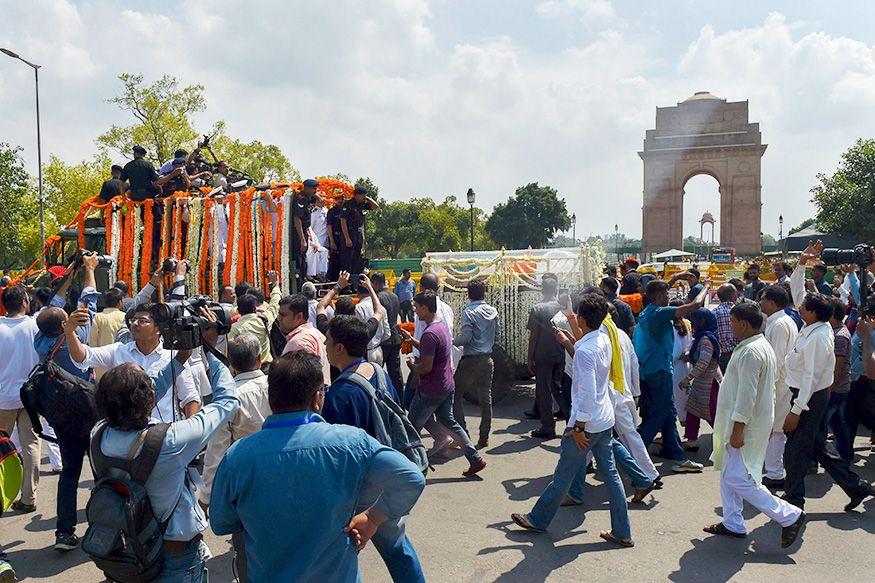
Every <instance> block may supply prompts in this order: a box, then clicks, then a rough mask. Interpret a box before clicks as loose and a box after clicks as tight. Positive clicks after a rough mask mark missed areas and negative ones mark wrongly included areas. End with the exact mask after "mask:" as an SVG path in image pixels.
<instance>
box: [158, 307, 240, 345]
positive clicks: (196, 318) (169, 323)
mask: <svg viewBox="0 0 875 583" xmlns="http://www.w3.org/2000/svg"><path fill="white" fill-rule="evenodd" d="M201 308H206V309H208V310H209V311H211V312H212V313H213V314H214V315H215V316H216V320H218V321H217V322H211V321H209V320H207V319H206V318H204V317H203V316H202V315H201V313H200V309H201ZM150 313H151V315H152V318H153V319H154V320H155V323H156V324H157V325H158V329H159V330H160V331H161V336H162V337H163V338H164V348H166V349H167V350H191V349H193V348H197V347H198V346H201V345H203V332H204V331H205V330H209V329H211V328H215V329H217V330H218V332H219V334H227V333H228V332H230V331H231V310H230V309H229V308H227V307H224V306H222V305H221V304H219V303H217V302H214V301H213V300H212V298H210V297H209V296H191V297H190V298H188V299H185V300H177V301H173V302H167V303H163V304H154V305H153V306H152V308H151V309H150Z"/></svg>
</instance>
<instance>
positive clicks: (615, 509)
mask: <svg viewBox="0 0 875 583" xmlns="http://www.w3.org/2000/svg"><path fill="white" fill-rule="evenodd" d="M587 437H588V438H589V440H590V443H589V447H586V448H584V449H581V448H579V447H577V445H575V443H574V438H573V437H572V436H571V433H570V432H569V431H566V432H565V434H564V435H563V436H562V450H561V451H560V453H559V463H558V464H556V471H555V472H554V473H553V480H552V481H551V482H550V484H549V485H548V486H547V489H546V490H544V493H543V494H541V497H540V498H538V501H537V502H536V503H535V507H534V508H532V511H531V512H530V513H529V515H528V516H527V517H526V518H527V519H528V520H529V522H531V523H532V525H533V526H536V527H538V528H543V529H546V528H547V527H548V526H550V523H551V522H552V521H553V517H554V516H556V511H557V510H559V506H560V505H561V504H562V500H563V499H564V498H565V495H566V494H567V495H568V496H569V497H571V498H572V499H573V500H575V501H578V502H580V501H582V500H583V492H584V489H585V486H586V480H585V478H586V458H587V454H589V452H590V451H592V453H593V456H595V460H596V463H597V464H598V466H599V471H600V472H602V477H603V478H604V479H605V485H606V486H607V487H608V500H609V502H610V505H611V532H612V533H613V534H614V536H616V537H617V538H620V539H630V538H632V526H631V525H630V524H629V508H628V506H627V504H626V492H625V490H623V482H622V481H621V480H620V474H618V473H617V466H616V465H615V464H614V452H613V450H612V448H611V441H612V439H613V437H612V431H611V430H610V429H606V430H605V431H600V432H598V433H587Z"/></svg>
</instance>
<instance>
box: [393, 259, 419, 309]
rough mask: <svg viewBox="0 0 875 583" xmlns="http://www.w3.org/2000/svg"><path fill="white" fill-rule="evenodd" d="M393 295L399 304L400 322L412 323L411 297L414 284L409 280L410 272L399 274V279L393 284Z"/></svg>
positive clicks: (414, 287) (407, 270)
mask: <svg viewBox="0 0 875 583" xmlns="http://www.w3.org/2000/svg"><path fill="white" fill-rule="evenodd" d="M394 291H395V295H396V296H398V301H399V302H401V321H402V322H412V321H413V296H414V295H415V294H416V282H415V281H413V280H412V279H410V270H409V269H405V270H404V271H403V272H401V279H399V280H398V281H397V282H395V290H394Z"/></svg>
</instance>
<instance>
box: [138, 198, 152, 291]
mask: <svg viewBox="0 0 875 583" xmlns="http://www.w3.org/2000/svg"><path fill="white" fill-rule="evenodd" d="M154 205H155V201H154V200H152V199H147V200H144V201H143V205H142V206H143V254H142V257H141V258H140V281H149V278H150V273H149V268H150V267H151V265H152V243H153V241H154V240H155V234H154V229H155V223H154V220H155V217H154V216H153V214H152V207H153V206H154Z"/></svg>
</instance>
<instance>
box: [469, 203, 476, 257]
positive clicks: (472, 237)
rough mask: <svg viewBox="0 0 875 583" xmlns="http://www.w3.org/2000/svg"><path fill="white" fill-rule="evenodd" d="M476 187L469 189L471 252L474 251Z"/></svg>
mask: <svg viewBox="0 0 875 583" xmlns="http://www.w3.org/2000/svg"><path fill="white" fill-rule="evenodd" d="M475 197H476V195H475V194H474V189H473V188H469V189H468V204H469V205H471V252H472V253H473V252H474V199H475Z"/></svg>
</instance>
